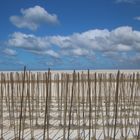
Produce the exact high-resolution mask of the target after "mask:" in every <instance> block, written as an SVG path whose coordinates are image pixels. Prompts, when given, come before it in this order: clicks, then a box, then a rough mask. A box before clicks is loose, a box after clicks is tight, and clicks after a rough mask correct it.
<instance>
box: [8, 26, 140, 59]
mask: <svg viewBox="0 0 140 140" xmlns="http://www.w3.org/2000/svg"><path fill="white" fill-rule="evenodd" d="M7 44H8V46H9V47H11V46H12V47H16V48H22V49H25V50H27V51H30V52H32V53H36V54H38V55H48V56H51V57H55V58H60V57H65V56H67V57H70V58H71V57H86V58H89V59H90V58H95V55H97V54H98V53H100V54H102V55H105V56H106V57H109V58H117V57H119V58H122V59H123V60H125V59H126V57H124V56H125V55H127V54H129V52H140V31H136V30H133V29H132V27H129V26H122V27H118V28H115V29H113V30H111V31H109V30H108V29H103V30H101V29H92V30H88V31H85V32H82V33H74V34H71V35H68V36H60V35H57V36H44V37H38V36H35V35H32V34H23V33H20V32H16V33H13V34H12V35H11V37H10V39H9V40H8V42H7ZM111 54H114V55H115V54H117V57H112V56H113V55H111ZM124 54H125V55H124ZM124 58H125V59H124ZM116 60H117V59H116Z"/></svg>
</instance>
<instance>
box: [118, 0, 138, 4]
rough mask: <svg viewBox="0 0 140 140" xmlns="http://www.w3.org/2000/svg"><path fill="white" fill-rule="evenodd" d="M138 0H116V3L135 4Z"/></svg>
mask: <svg viewBox="0 0 140 140" xmlns="http://www.w3.org/2000/svg"><path fill="white" fill-rule="evenodd" d="M138 1H139V0H116V3H131V4H135V3H136V2H138Z"/></svg>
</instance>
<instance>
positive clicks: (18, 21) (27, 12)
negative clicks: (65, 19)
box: [10, 6, 59, 30]
mask: <svg viewBox="0 0 140 140" xmlns="http://www.w3.org/2000/svg"><path fill="white" fill-rule="evenodd" d="M20 12H21V14H22V15H21V16H16V15H14V16H11V17H10V21H11V22H12V23H13V24H14V25H15V26H16V27H18V28H27V29H30V30H36V29H38V27H39V26H40V25H41V24H50V25H52V24H58V23H59V20H58V17H57V15H56V14H50V13H48V12H47V11H46V10H45V9H44V8H43V7H41V6H34V7H31V8H28V9H21V11H20Z"/></svg>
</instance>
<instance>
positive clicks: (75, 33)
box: [0, 0, 140, 70]
mask: <svg viewBox="0 0 140 140" xmlns="http://www.w3.org/2000/svg"><path fill="white" fill-rule="evenodd" d="M0 11H1V12H0V70H22V69H23V67H24V66H26V67H27V69H30V70H47V69H48V68H51V69H53V70H73V69H76V70H77V69H79V70H82V69H84V70H86V69H93V70H94V69H95V70H96V69H140V0H1V4H0Z"/></svg>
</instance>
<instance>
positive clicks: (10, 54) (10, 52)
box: [3, 48, 17, 56]
mask: <svg viewBox="0 0 140 140" xmlns="http://www.w3.org/2000/svg"><path fill="white" fill-rule="evenodd" d="M3 52H4V53H5V54H6V55H8V56H15V55H16V54H17V52H16V51H15V50H12V49H9V48H6V49H4V50H3Z"/></svg>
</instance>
